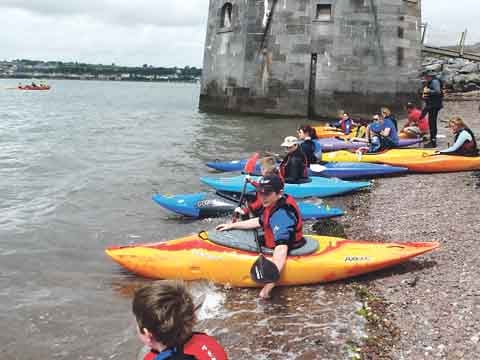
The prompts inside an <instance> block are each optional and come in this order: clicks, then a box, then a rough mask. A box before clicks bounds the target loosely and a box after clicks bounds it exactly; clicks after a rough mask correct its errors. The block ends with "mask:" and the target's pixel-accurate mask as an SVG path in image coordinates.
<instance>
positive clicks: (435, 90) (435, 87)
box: [430, 79, 442, 95]
mask: <svg viewBox="0 0 480 360" xmlns="http://www.w3.org/2000/svg"><path fill="white" fill-rule="evenodd" d="M441 93H442V89H441V88H440V81H438V79H434V80H432V82H431V84H430V94H434V95H438V94H441Z"/></svg>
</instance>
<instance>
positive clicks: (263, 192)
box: [258, 175, 283, 208]
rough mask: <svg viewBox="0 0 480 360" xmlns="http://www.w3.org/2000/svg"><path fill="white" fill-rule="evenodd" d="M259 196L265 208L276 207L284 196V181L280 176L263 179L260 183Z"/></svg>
mask: <svg viewBox="0 0 480 360" xmlns="http://www.w3.org/2000/svg"><path fill="white" fill-rule="evenodd" d="M258 194H259V196H260V199H261V200H262V204H263V207H265V208H267V207H270V206H272V205H274V204H275V203H276V202H277V201H278V200H279V199H280V198H281V197H282V195H283V181H282V179H281V178H280V177H279V176H276V175H273V176H272V175H269V176H264V177H262V178H261V179H260V180H259V182H258Z"/></svg>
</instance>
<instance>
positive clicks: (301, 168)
mask: <svg viewBox="0 0 480 360" xmlns="http://www.w3.org/2000/svg"><path fill="white" fill-rule="evenodd" d="M299 144H300V142H299V141H298V139H297V138H296V137H295V136H287V137H286V138H285V140H284V141H283V143H282V144H281V145H280V146H281V147H284V148H286V149H287V155H285V157H284V158H283V160H282V162H281V163H280V166H279V171H280V176H281V177H282V178H283V180H284V181H285V182H286V183H289V184H301V183H305V182H307V181H308V160H307V157H306V156H305V154H304V153H303V151H302V148H301V147H300V145H299Z"/></svg>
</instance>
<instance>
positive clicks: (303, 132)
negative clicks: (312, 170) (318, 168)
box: [297, 125, 321, 166]
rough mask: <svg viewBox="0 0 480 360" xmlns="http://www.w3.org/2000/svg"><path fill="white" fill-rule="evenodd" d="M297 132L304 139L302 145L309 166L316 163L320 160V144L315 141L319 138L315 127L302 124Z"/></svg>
mask: <svg viewBox="0 0 480 360" xmlns="http://www.w3.org/2000/svg"><path fill="white" fill-rule="evenodd" d="M297 134H298V138H299V139H300V140H301V141H302V142H301V143H300V147H301V149H302V152H303V154H304V155H305V157H306V158H307V166H308V165H310V164H316V163H317V161H318V158H317V154H318V151H319V150H320V149H319V147H320V144H318V145H317V143H315V142H314V141H313V140H316V139H317V133H316V131H315V129H314V128H313V127H311V126H310V125H301V126H300V127H299V128H298V130H297ZM320 151H321V150H320Z"/></svg>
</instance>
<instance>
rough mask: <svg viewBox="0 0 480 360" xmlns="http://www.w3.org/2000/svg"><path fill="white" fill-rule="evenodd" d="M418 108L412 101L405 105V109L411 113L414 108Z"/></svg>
mask: <svg viewBox="0 0 480 360" xmlns="http://www.w3.org/2000/svg"><path fill="white" fill-rule="evenodd" d="M416 108H417V107H416V106H415V105H414V104H413V103H411V102H409V103H407V105H405V109H406V110H407V113H409V114H410V113H411V112H412V111H413V110H415V109H416Z"/></svg>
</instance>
